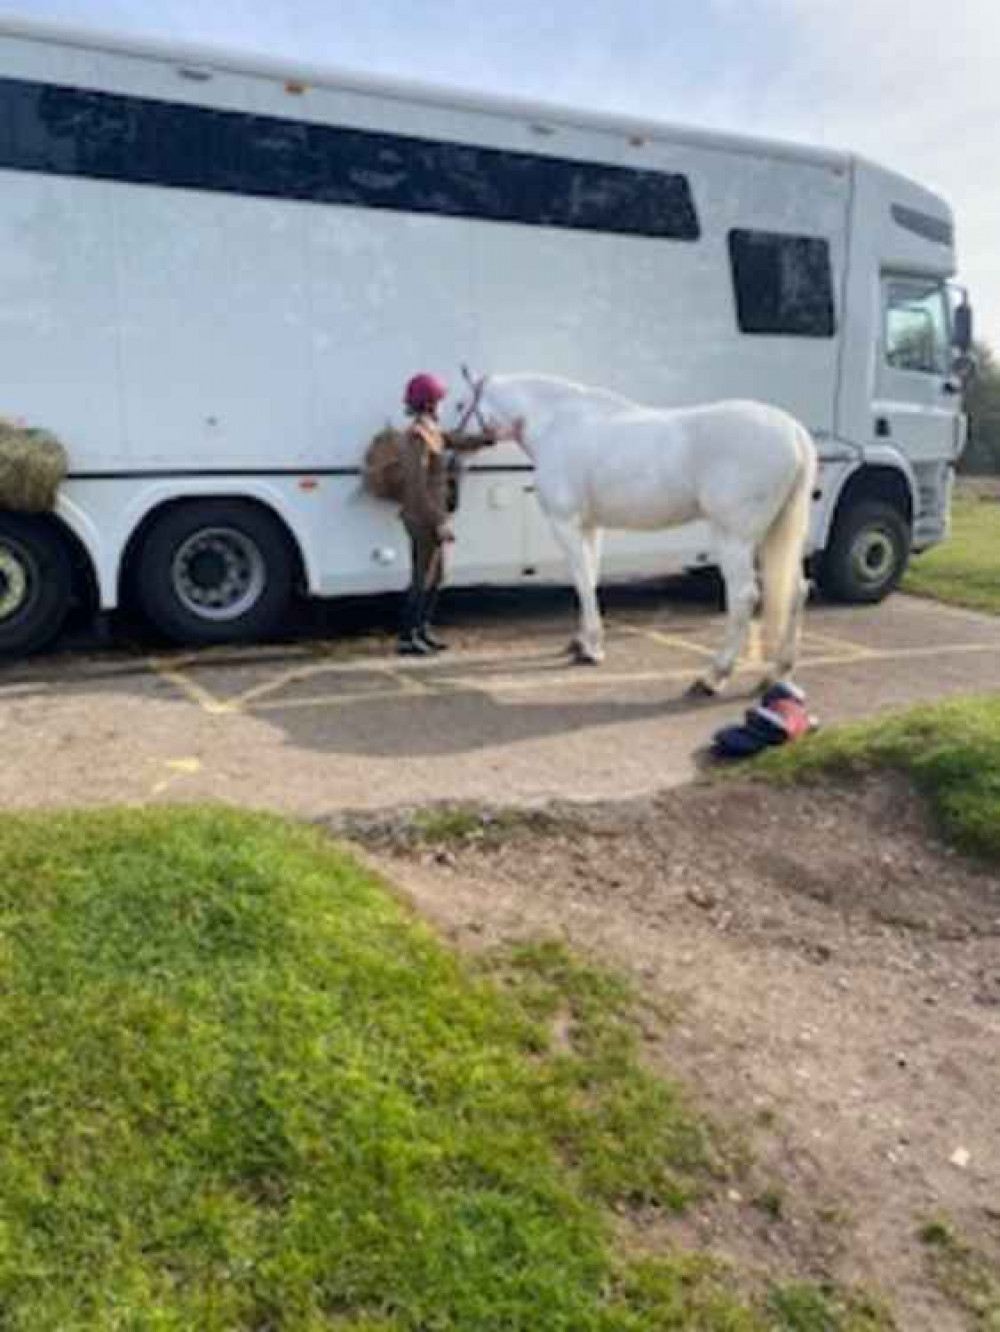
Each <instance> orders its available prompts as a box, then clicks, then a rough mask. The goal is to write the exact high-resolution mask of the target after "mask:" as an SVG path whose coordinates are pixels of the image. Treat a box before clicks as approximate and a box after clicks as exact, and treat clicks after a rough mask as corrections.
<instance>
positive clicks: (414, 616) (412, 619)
mask: <svg viewBox="0 0 1000 1332" xmlns="http://www.w3.org/2000/svg"><path fill="white" fill-rule="evenodd" d="M426 602H427V598H426V597H425V596H424V594H423V593H422V592H417V593H414V592H412V591H411V592H410V593H408V594H407V597H406V601H405V602H404V603H403V615H402V619H401V620H400V625H399V643H398V644H397V647H396V651H397V652H398V653H399V655H400V656H401V657H429V656H431V654H432V653H433V652H434V649H433V648H432V647H431V645H430V643H427V642H425V641H424V636H423V632H422V631H423V626H424V621H425V620H426V618H427V614H426V610H425V606H426Z"/></svg>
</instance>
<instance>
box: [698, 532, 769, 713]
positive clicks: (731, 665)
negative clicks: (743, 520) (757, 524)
mask: <svg viewBox="0 0 1000 1332" xmlns="http://www.w3.org/2000/svg"><path fill="white" fill-rule="evenodd" d="M718 549H719V567H720V569H721V570H722V577H723V580H724V582H725V585H726V634H725V639H724V640H723V644H722V649H721V651H720V652H719V653H718V655H717V656H716V657H715V658H714V660H713V661H712V665H711V666H710V667H709V670H708V674H707V675H705V676H703V677H702V678H701V679H700V680H698V681H697V682H696V683H695V684H694V685H693V686H692V693H695V694H709V695H711V694H717V693H718V692H719V690H720V689H722V688H724V686H725V685H726V683H727V682H728V680H729V678H730V676H731V675H732V673H733V671H734V669H735V667H736V662H737V660H738V659H739V655H740V652H741V651H742V649H743V644H744V643H745V642H746V637H747V633H748V631H749V628H750V621H751V620H752V619H753V614H754V611H755V610H756V609H757V603H758V601H759V599H760V591H759V587H758V583H757V572H756V569H755V568H754V551H753V546H752V545H750V544H749V543H747V542H743V541H731V540H730V541H725V542H722V543H720V545H719V548H718Z"/></svg>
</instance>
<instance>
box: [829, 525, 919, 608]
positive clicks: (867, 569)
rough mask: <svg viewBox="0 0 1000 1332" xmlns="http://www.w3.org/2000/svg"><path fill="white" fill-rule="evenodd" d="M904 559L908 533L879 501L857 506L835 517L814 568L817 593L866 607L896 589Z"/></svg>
mask: <svg viewBox="0 0 1000 1332" xmlns="http://www.w3.org/2000/svg"><path fill="white" fill-rule="evenodd" d="M909 558H910V527H909V524H908V523H907V521H906V519H905V518H904V516H903V515H902V514H901V513H900V511H899V510H898V509H897V508H895V507H894V506H893V505H892V504H887V503H886V502H885V501H884V500H858V501H857V502H856V503H854V504H851V505H850V506H849V507H848V508H847V509H845V511H844V512H843V513H841V514H838V515H837V518H836V520H835V522H834V527H833V535H832V537H831V540H830V544H829V545H828V546H827V548H826V550H825V551H824V552H823V556H822V558H821V559H820V560H819V562H818V568H817V576H818V581H819V585H820V587H821V588H822V590H823V591H824V592H825V593H826V594H827V596H829V597H831V598H832V599H833V600H834V601H846V602H853V603H855V604H872V603H874V602H878V601H882V600H884V599H885V598H886V597H887V596H888V595H889V593H890V592H893V591H895V589H896V588H897V587H898V586H899V583H900V580H901V579H902V577H903V574H904V573H905V572H906V565H907V562H908V560H909Z"/></svg>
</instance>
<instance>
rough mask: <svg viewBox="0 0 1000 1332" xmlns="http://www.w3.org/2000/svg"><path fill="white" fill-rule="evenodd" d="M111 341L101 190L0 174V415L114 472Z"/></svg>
mask: <svg viewBox="0 0 1000 1332" xmlns="http://www.w3.org/2000/svg"><path fill="white" fill-rule="evenodd" d="M118 336H119V326H118V309H117V305H116V282H115V271H114V244H113V234H112V226H111V210H110V207H109V200H108V191H107V188H106V187H105V186H104V185H101V184H99V183H97V182H93V181H75V180H62V179H58V178H57V177H52V176H41V175H33V174H27V173H19V172H3V173H0V348H2V351H0V413H3V414H5V415H9V416H14V417H22V416H23V417H25V418H26V419H28V420H30V421H33V422H35V423H37V424H40V425H44V426H46V427H48V428H49V429H52V430H55V431H57V432H58V433H59V434H60V435H61V436H62V438H63V439H64V440H65V442H66V445H67V447H68V450H69V453H70V456H71V460H72V465H73V466H78V465H80V464H81V463H83V462H92V461H94V460H96V459H100V460H101V461H102V462H104V463H107V464H108V465H111V464H114V463H116V462H121V461H122V460H123V459H124V458H125V457H126V450H125V445H124V440H123V438H122V432H121V413H120V403H119V393H118V388H119V378H118Z"/></svg>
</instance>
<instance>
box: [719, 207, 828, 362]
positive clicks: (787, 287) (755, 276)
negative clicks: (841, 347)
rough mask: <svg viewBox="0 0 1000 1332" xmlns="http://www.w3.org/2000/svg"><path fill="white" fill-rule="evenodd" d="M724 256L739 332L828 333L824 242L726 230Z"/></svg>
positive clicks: (816, 238)
mask: <svg viewBox="0 0 1000 1332" xmlns="http://www.w3.org/2000/svg"><path fill="white" fill-rule="evenodd" d="M729 256H730V261H731V263H732V269H733V286H734V288H735V292H736V314H737V319H738V322H739V327H740V331H741V332H742V333H784V334H792V335H794V336H796V337H803V338H830V337H833V335H834V333H835V332H836V318H835V315H834V304H833V273H832V270H831V267H830V245H829V242H828V241H826V240H824V239H823V238H822V237H821V236H788V235H783V234H781V233H779V232H773V231H731V232H730V233H729Z"/></svg>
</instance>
